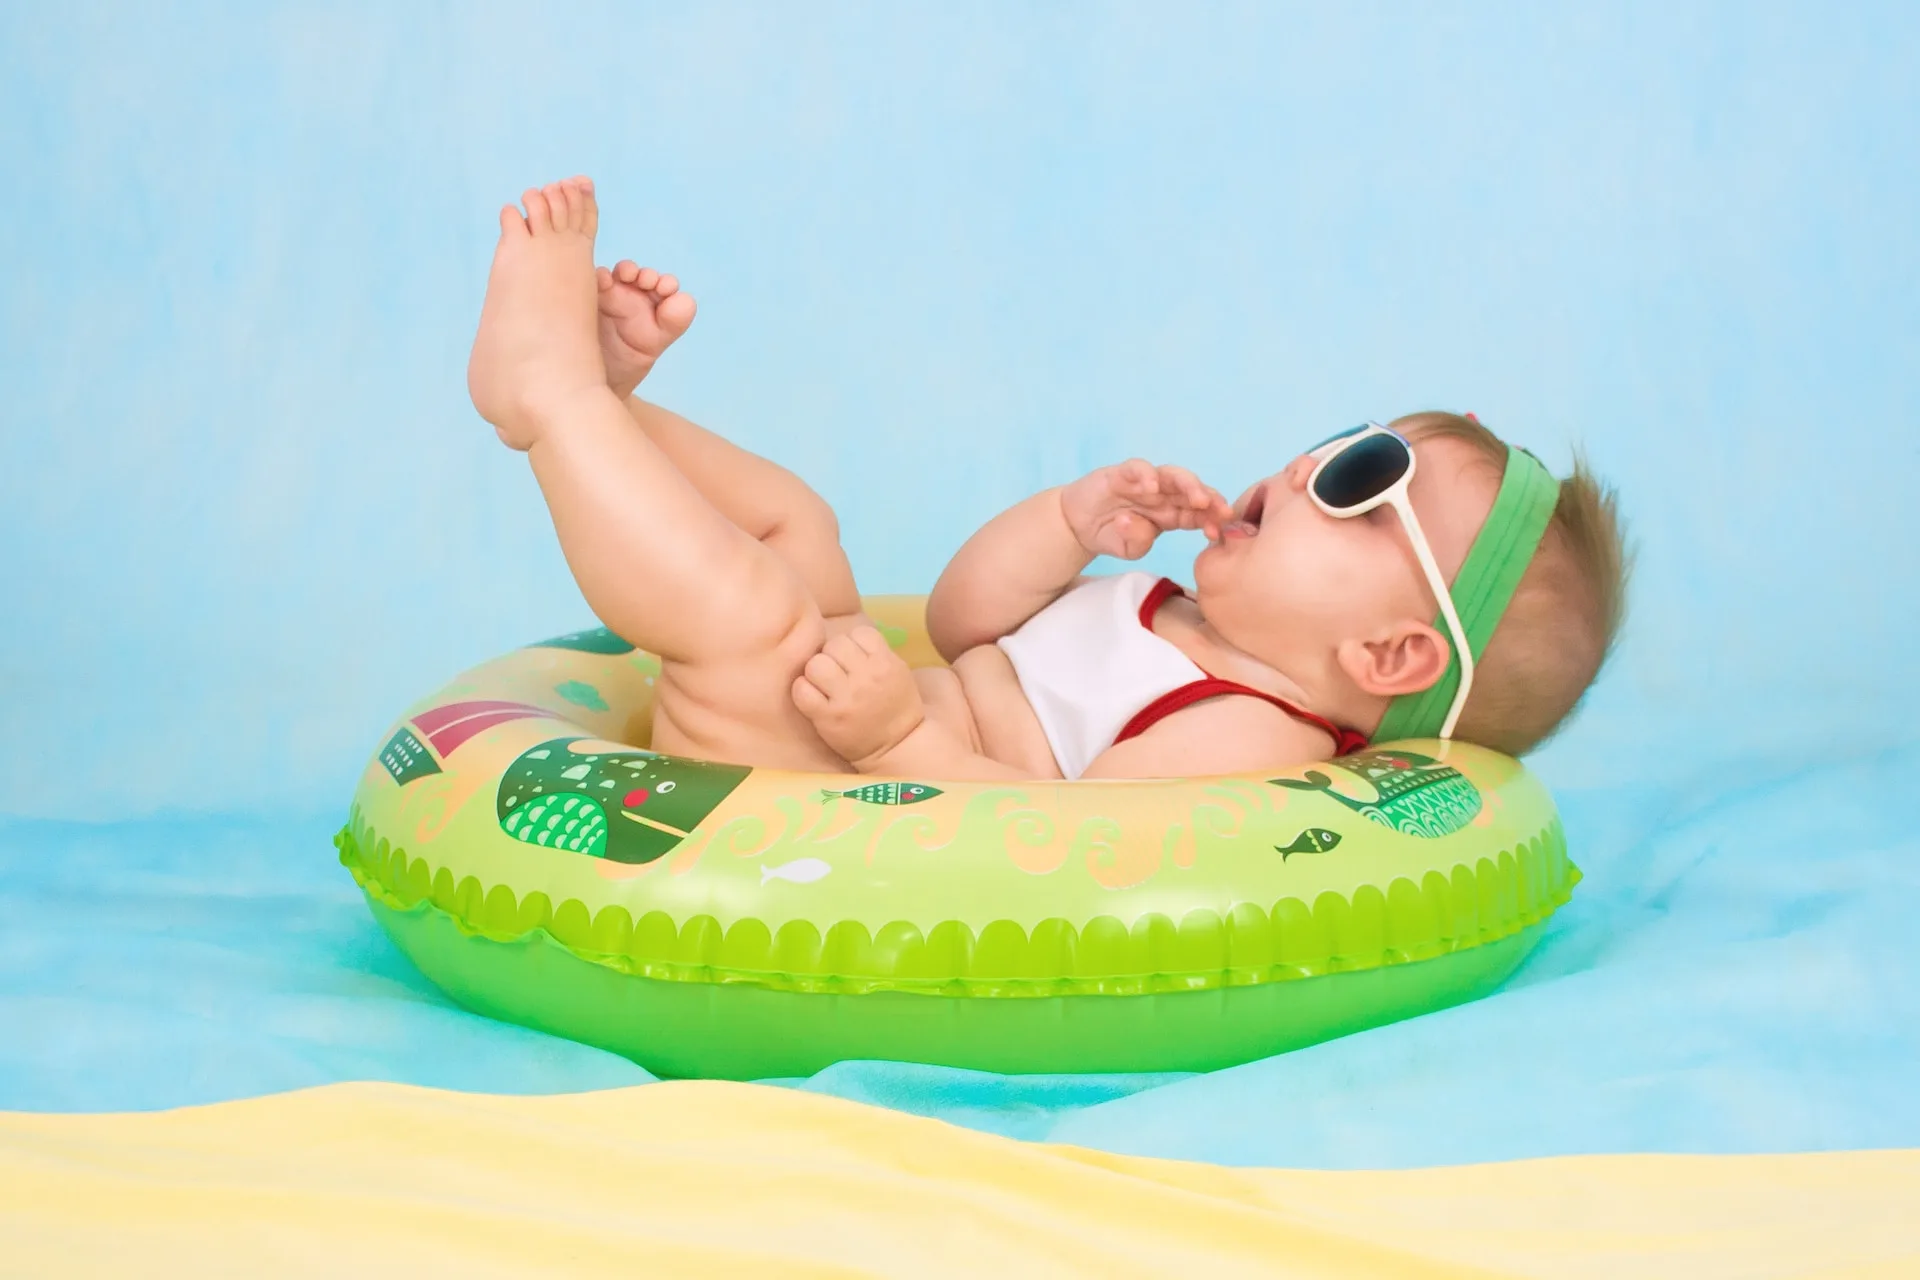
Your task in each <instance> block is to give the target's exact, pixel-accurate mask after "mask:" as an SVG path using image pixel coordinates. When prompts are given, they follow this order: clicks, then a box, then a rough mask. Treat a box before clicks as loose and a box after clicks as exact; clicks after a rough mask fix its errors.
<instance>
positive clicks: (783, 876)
mask: <svg viewBox="0 0 1920 1280" xmlns="http://www.w3.org/2000/svg"><path fill="white" fill-rule="evenodd" d="M831 870H833V868H832V867H830V866H828V865H827V864H826V863H824V862H822V861H820V859H818V858H800V859H797V860H796V861H793V862H783V863H781V864H780V865H779V866H777V867H767V866H763V867H761V868H760V883H761V884H765V883H766V882H767V881H769V880H790V881H792V882H793V883H794V884H812V883H813V882H814V881H815V880H818V879H820V878H822V877H823V876H825V875H826V874H827V872H829V871H831Z"/></svg>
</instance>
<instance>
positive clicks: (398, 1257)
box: [0, 1083, 1920, 1280]
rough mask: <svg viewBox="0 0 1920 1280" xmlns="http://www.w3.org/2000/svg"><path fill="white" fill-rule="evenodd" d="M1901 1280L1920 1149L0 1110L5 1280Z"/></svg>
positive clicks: (402, 1098) (683, 1114)
mask: <svg viewBox="0 0 1920 1280" xmlns="http://www.w3.org/2000/svg"><path fill="white" fill-rule="evenodd" d="M157 1274H161V1275H164V1274H192V1275H216V1274H217V1275H229V1274H231V1275H252V1276H276V1277H277V1276H294V1275H316V1276H364V1275H408V1276H440V1275H450V1276H461V1277H480V1276H527V1275H534V1274H579V1275H623V1276H649V1277H654V1276H698V1277H708V1276H734V1275H739V1276H753V1277H756V1278H758V1280H773V1278H776V1277H778V1278H785V1277H803V1276H912V1277H933V1276H947V1275H953V1276H972V1277H979V1276H984V1277H989V1278H990V1280H1012V1278H1013V1277H1018V1276H1029V1275H1089V1276H1100V1277H1121V1276H1155V1277H1160V1276H1182V1277H1194V1278H1195V1280H1213V1278H1215V1277H1230V1276H1262V1277H1275V1276H1340V1277H1349V1276H1390V1277H1396V1278H1397V1280H1422V1278H1424V1277H1438V1276H1592V1277H1620V1276H1632V1277H1646V1276H1685V1277H1689V1278H1690V1280H1691V1278H1696V1277H1717V1276H1743V1277H1745V1276H1789V1275H1792V1276H1803V1275H1823V1276H1841V1275H1845V1276H1920V1151H1879V1152H1849V1153H1839V1154H1831V1155H1801V1156H1618V1157H1579V1158H1566V1159H1554V1160H1532V1161H1523V1162H1519V1163H1514V1164H1502V1165H1481V1166H1470V1167H1464V1168H1453V1169H1422V1170H1415V1171H1407V1172H1391V1173H1313V1172H1300V1171H1290V1170H1281V1169H1244V1170H1243V1169H1225V1168H1218V1167H1214V1166H1211V1165H1192V1164H1180V1163H1174V1162H1170V1161H1160V1160H1143V1159H1131V1158H1123V1157H1118V1156H1109V1155H1101V1154H1097V1153H1094V1152H1089V1151H1082V1150H1076V1149H1071V1148H1065V1147H1049V1146H1035V1145H1027V1144H1022V1143H1018V1142H1013V1141H1010V1140H1007V1139H1003V1138H996V1137H990V1136H986V1135H982V1134H978V1133H973V1132H970V1131H967V1130H963V1129H957V1128H952V1127H950V1126H948V1125H945V1124H941V1123H939V1122H936V1121H931V1120H922V1119H917V1118H915V1117H912V1116H905V1115H900V1114H896V1113H893V1112H887V1111H880V1110H875V1109H871V1108H867V1107H863V1106H859V1105H856V1104H853V1103H848V1102H842V1101H838V1100H836V1099H831V1098H823V1097H816V1096H813V1095H809V1094H800V1093H791V1092H787V1091H784V1090H779V1089H772V1088H762V1087H756V1086H751V1085H730V1084H705V1083H681V1084H661V1085H650V1086H646V1087H643V1088H636V1089H626V1090H619V1091H614V1092H607V1093H596V1094H578V1095H570V1096H563V1097H545V1098H502V1097H483V1096H476V1095H471V1094H457V1093H444V1092H439V1091H435V1090H429V1089H416V1088H408V1087H403V1086H397V1085H336V1086H331V1087H328V1088H323V1089H315V1090H311V1091H307V1092H303V1093H296V1094H287V1095H282V1096H279V1097H271V1098H257V1099H251V1100H248V1101H244V1102H230V1103H223V1104H221V1105H218V1106H211V1107H201V1108H194V1109H190V1110H185V1111H174V1112H162V1113H154V1114H144V1115H80V1116H56V1115H29V1114H19V1113H12V1114H0V1275H9V1276H11V1275H22V1276H49V1277H51V1276H62V1277H65V1276H88V1275H140V1276H147V1275H157Z"/></svg>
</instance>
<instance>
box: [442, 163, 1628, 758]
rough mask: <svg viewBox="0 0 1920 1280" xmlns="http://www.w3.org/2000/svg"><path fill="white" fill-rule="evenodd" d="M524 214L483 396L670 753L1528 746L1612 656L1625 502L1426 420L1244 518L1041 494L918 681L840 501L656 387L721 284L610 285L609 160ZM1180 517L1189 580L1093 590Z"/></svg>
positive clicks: (1260, 754) (1477, 435) (1088, 492)
mask: <svg viewBox="0 0 1920 1280" xmlns="http://www.w3.org/2000/svg"><path fill="white" fill-rule="evenodd" d="M522 204H523V205H524V207H525V212H524V214H523V213H522V212H521V211H520V210H519V209H516V208H514V207H513V206H508V207H507V208H505V209H503V210H501V213H500V242H499V245H498V247H497V248H496V250H495V253H494V259H493V267H492V271H491V275H490V276H489V279H488V282H487V296H486V304H485V306H484V308H483V310H482V313H481V317H480V329H479V334H478V336H477V338H476V339H475V341H474V345H473V356H472V360H471V363H470V364H469V367H468V373H467V379H468V387H469V390H470V391H471V393H472V396H473V402H474V406H475V407H476V408H477V409H478V410H479V411H480V414H481V416H482V417H484V418H485V419H486V420H487V421H488V422H490V423H492V424H493V426H494V428H495V430H496V431H497V432H498V433H499V435H500V438H501V439H502V440H504V441H505V442H506V443H507V444H509V445H511V446H512V447H514V448H516V449H520V450H524V451H525V452H526V453H527V454H528V456H529V458H530V460H531V462H532V465H533V472H534V475H535V477H536V478H537V479H538V481H539V484H540V487H541V490H542V492H543V493H544V495H545V497H546V500H547V504H548V507H549V509H550V510H551V512H552V515H553V522H554V528H555V529H556V530H557V532H558V534H559V538H560V544H561V547H562V549H563V551H564V552H565V554H566V557H567V563H568V565H569V566H570V567H571V568H572V570H573V573H574V576H575V578H576V579H577V581H578V583H579V585H580V589H581V591H582V593H583V594H584V595H585V597H586V600H587V603H588V604H589V605H590V606H591V607H592V608H593V610H594V612H595V613H596V614H597V615H598V616H599V617H600V619H601V620H602V621H603V622H605V623H606V625H607V626H608V627H610V628H612V629H613V630H614V631H615V632H617V633H618V634H619V635H621V636H623V637H625V638H626V639H628V640H630V641H632V642H633V643H635V644H637V645H639V646H641V647H642V648H644V649H647V650H650V651H652V652H653V653H655V654H658V655H659V657H660V659H661V673H660V677H659V681H658V683H657V686H656V693H657V698H656V704H655V712H654V726H653V738H652V745H653V747H654V749H655V750H658V751H662V752H668V753H672V754H677V755H687V756H695V757H700V758H705V759H711V760H723V761H731V762H736V763H743V764H754V765H765V766H771V767H779V768H786V769H797V770H816V771H824V772H845V771H846V770H847V769H848V768H852V769H855V770H858V771H859V772H861V773H871V774H884V775H889V776H895V777H902V776H913V777H921V778H941V779H956V780H964V779H975V780H993V779H1045V778H1063V777H1064V778H1147V777H1191V776H1200V775H1207V774H1217V773H1235V772H1244V771H1253V770H1263V769H1271V768H1276V767H1282V766H1285V765H1289V764H1295V763H1301V762H1305V761H1311V760H1318V759H1324V758H1327V757H1329V756H1332V755H1335V754H1339V753H1344V752H1347V751H1351V750H1355V749H1357V748H1358V747H1360V746H1361V745H1363V744H1365V743H1366V742H1367V741H1369V740H1371V739H1381V740H1385V739H1390V738H1405V737H1422V736H1428V737H1430V736H1454V737H1459V738H1463V739H1467V740H1470V741H1474V742H1478V743H1481V744H1483V745H1485V746H1489V747H1493V748H1496V749H1498V750H1501V751H1505V752H1508V753H1510V754H1515V755H1517V754H1520V753H1522V752H1524V751H1527V750H1529V749H1531V748H1532V747H1534V746H1535V745H1537V744H1538V743H1539V742H1541V741H1542V740H1543V739H1545V738H1546V737H1547V736H1548V735H1549V734H1550V733H1552V732H1553V730H1554V729H1555V728H1556V727H1557V726H1558V725H1559V723H1560V722H1561V721H1562V720H1563V719H1564V718H1565V717H1566V716H1567V714H1568V713H1569V712H1570V711H1571V710H1572V709H1573V707H1574V705H1575V703H1576V702H1577V701H1578V700H1579V698H1580V696H1581V694H1582V693H1583V692H1584V691H1585V689H1586V688H1587V686H1588V685H1589V684H1591V683H1592V681H1593V678H1594V676H1595V675H1596V673H1597V672H1598V671H1599V669H1600V666H1601V663H1602V662H1603V661H1604V659H1605V657H1606V655H1607V652H1608V649H1609V648H1610V646H1611V644H1612V640H1613V636H1614V633H1615V631H1616V629H1617V626H1618V623H1619V618H1620V613H1621V605H1622V597H1623V584H1624V578H1625V565H1624V562H1623V555H1622V551H1621V543H1620V534H1619V529H1618V523H1617V519H1616V515H1615V507H1614V500H1613V497H1612V495H1611V494H1610V493H1609V492H1606V491H1604V490H1603V489H1602V488H1601V487H1600V486H1599V485H1598V484H1597V483H1596V482H1595V481H1594V479H1593V478H1592V477H1591V476H1590V475H1589V474H1588V473H1587V472H1586V470H1585V469H1584V467H1581V466H1576V468H1575V471H1574V475H1573V477H1572V478H1571V479H1568V480H1565V481H1555V480H1553V479H1552V477H1550V476H1549V475H1548V474H1547V473H1546V471H1545V469H1544V468H1543V467H1541V465H1540V464H1539V463H1538V462H1536V461H1534V460H1533V458H1532V457H1531V455H1529V454H1527V453H1525V452H1524V451H1522V450H1517V449H1509V448H1508V447H1507V446H1506V445H1504V444H1502V443H1501V442H1500V441H1499V440H1498V439H1497V438H1495V437H1494V436H1493V434H1492V433H1491V432H1489V431H1487V430H1486V429H1485V428H1483V427H1481V426H1480V425H1479V423H1478V422H1477V421H1474V420H1472V419H1471V418H1463V417H1457V416H1454V415H1451V414H1443V413H1424V414H1415V415H1413V416H1411V417H1407V418H1402V419H1399V420H1398V421H1396V422H1394V423H1393V424H1392V426H1391V427H1390V428H1383V427H1374V426H1368V427H1364V428H1357V429H1355V430H1353V431H1350V432H1347V433H1345V434H1343V435H1341V436H1337V437H1335V438H1333V439H1332V440H1329V441H1327V442H1325V443H1324V444H1323V445H1321V446H1319V447H1317V448H1315V449H1314V450H1311V451H1309V452H1308V453H1307V454H1304V455H1302V456H1300V457H1298V458H1295V459H1294V460H1293V461H1292V462H1290V463H1289V464H1288V465H1287V466H1286V467H1285V468H1284V469H1282V470H1281V471H1280V472H1279V473H1278V474H1277V475H1273V476H1270V477H1268V478H1267V479H1265V480H1262V481H1260V482H1259V483H1257V484H1255V485H1253V486H1252V487H1251V488H1249V489H1248V490H1247V491H1246V492H1245V493H1243V494H1242V495H1241V496H1240V497H1239V499H1238V500H1237V501H1235V502H1233V503H1228V502H1227V500H1226V499H1225V498H1224V497H1222V496H1221V495H1220V494H1219V493H1217V492H1215V491H1214V490H1213V489H1211V488H1209V487H1208V486H1206V485H1205V484H1203V483H1201V482H1200V480H1199V479H1198V478H1196V477H1195V476H1194V475H1193V474H1192V473H1191V472H1189V471H1186V470H1184V469H1182V468H1179V467H1173V466H1158V467H1156V466H1151V465H1148V464H1147V463H1144V462H1138V461H1134V462H1127V463H1122V464H1120V465H1118V466H1112V467H1103V468H1101V469H1100V470H1098V471H1095V472H1093V473H1091V474H1089V475H1086V476H1083V477H1081V478H1080V479H1078V480H1076V481H1074V482H1073V483H1071V484H1068V485H1065V486H1062V487H1060V488H1055V489H1049V490H1047V491H1045V492H1044V493H1039V494H1036V495H1034V496H1033V497H1031V498H1028V499H1027V500H1026V501H1024V502H1022V503H1020V504H1019V505H1017V506H1015V507H1013V508H1012V509H1010V510H1008V511H1006V512H1003V513H1002V514H1001V515H999V516H997V517H996V518H995V519H993V520H992V521H991V522H989V523H988V524H987V525H986V526H985V527H984V528H982V529H981V530H980V531H979V532H978V533H976V534H975V535H974V536H973V537H972V538H971V539H970V540H968V542H967V543H966V545H965V546H963V547H962V548H961V549H960V551H959V554H957V555H956V556H955V557H954V558H953V560H952V562H951V563H950V564H948V565H947V568H946V570H945V572H943V573H942V574H941V575H940V579H939V581H938V582H937V583H936V584H935V586H934V589H933V593H932V595H931V596H930V598H929V600H928V603H927V625H928V630H929V633H930V635H931V638H932V640H933V643H934V644H935V646H936V647H937V648H938V649H939V651H940V653H941V654H942V655H943V656H944V657H945V658H947V659H948V661H949V662H950V664H951V665H950V666H949V667H945V668H930V669H921V670H909V669H908V668H907V666H906V664H905V662H904V661H902V660H901V659H900V658H899V656H898V655H896V654H895V653H893V652H892V650H891V649H890V648H889V647H888V645H887V644H886V642H885V640H884V639H883V638H882V637H881V635H880V633H879V632H878V631H877V630H875V629H874V628H873V627H872V626H871V625H869V624H868V622H867V620H866V619H865V617H864V616H863V615H862V613H861V605H860V594H859V591H858V589H857V588H856V587H855V585H854V579H853V573H852V570H851V569H850V567H849V565H848V563H847V558H846V555H845V553H844V552H843V551H842V550H841V547H840V539H839V527H838V523H837V521H836V520H835V518H834V515H833V512H832V511H831V510H830V509H829V508H828V507H827V505H826V503H825V502H824V501H822V500H821V498H820V497H819V496H818V495H817V494H815V493H814V492H813V491H812V490H811V489H809V488H808V487H807V486H806V485H805V484H804V483H803V482H802V481H800V480H799V479H798V478H797V477H795V476H794V475H792V474H791V473H790V472H788V471H786V470H784V469H782V468H781V467H778V466H776V465H775V464H773V463H771V462H769V461H768V460H766V459H764V458H761V457H758V456H756V455H754V454H751V453H748V452H746V451H745V450H743V449H740V448H738V447H736V446H734V445H732V444H730V443H729V442H727V441H725V440H723V439H721V438H719V437H718V436H715V435H713V434H711V433H710V432H707V431H705V430H703V429H702V428H700V427H697V426H695V425H694V424H692V423H690V422H688V421H686V420H685V419H683V418H680V417H678V416H677V415H675V414H672V413H669V412H667V411H666V410H664V409H660V408H657V407H655V406H653V405H651V404H648V403H646V402H644V401H642V400H639V399H637V398H635V397H634V395H633V392H634V390H635V388H636V387H638V385H639V383H640V381H641V380H642V379H643V378H645V377H646V375H647V373H648V371H649V370H650V369H651V368H652V367H653V363H654V361H655V360H657V359H658V358H659V356H660V355H661V353H662V352H664V351H665V350H666V348H667V347H668V346H669V345H671V344H672V343H673V341H674V340H675V339H677V338H678V337H679V336H680V335H681V334H683V333H685V332H686V331H687V327H688V326H689V325H690V324H691V323H692V321H693V315H694V303H693V300H692V298H690V297H689V296H687V295H686V294H684V293H681V292H680V291H679V287H678V284H677V282H676V281H675V280H674V278H673V277H672V276H663V275H660V274H658V273H656V272H654V271H652V270H643V269H641V268H639V267H637V266H635V265H634V264H633V263H631V262H622V263H620V264H619V265H618V266H617V267H615V268H613V269H612V270H611V271H609V270H607V269H604V268H602V269H600V270H598V271H597V272H596V270H595V267H594V261H593V244H594V234H595V230H596V226H597V218H598V215H597V210H596V206H595V202H594V194H593V186H592V184H591V183H590V182H589V181H588V180H586V179H585V178H575V179H572V180H570V181H567V182H560V183H555V184H553V185H551V186H548V187H546V188H544V189H542V190H530V191H527V192H526V193H525V194H524V195H523V197H522ZM1171 529H1198V530H1202V531H1204V533H1205V534H1206V537H1207V539H1208V545H1207V547H1206V549H1205V550H1204V551H1202V552H1201V553H1200V556H1199V557H1198V559H1197V560H1196V561H1195V562H1194V567H1193V579H1194V588H1195V589H1194V591H1193V592H1192V593H1191V594H1189V593H1188V592H1186V591H1184V590H1182V589H1181V588H1179V587H1177V586H1175V585H1174V584H1173V583H1171V582H1167V581H1155V580H1154V579H1153V578H1151V577H1150V576H1148V575H1146V574H1140V573H1129V574H1122V575H1118V576H1115V577H1097V578H1089V577H1086V576H1084V575H1083V571H1084V570H1085V569H1086V567H1087V566H1088V564H1089V563H1090V562H1091V561H1092V560H1093V559H1094V557H1096V556H1099V555H1108V556H1115V557H1119V558H1122V559H1138V558H1139V557H1141V556H1143V555H1145V554H1146V552H1147V550H1148V549H1149V548H1150V547H1151V546H1152V545H1153V543H1154V541H1155V539H1157V538H1158V537H1159V535H1160V534H1161V533H1163V532H1165V531H1167V530H1171Z"/></svg>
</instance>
